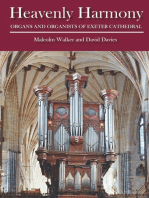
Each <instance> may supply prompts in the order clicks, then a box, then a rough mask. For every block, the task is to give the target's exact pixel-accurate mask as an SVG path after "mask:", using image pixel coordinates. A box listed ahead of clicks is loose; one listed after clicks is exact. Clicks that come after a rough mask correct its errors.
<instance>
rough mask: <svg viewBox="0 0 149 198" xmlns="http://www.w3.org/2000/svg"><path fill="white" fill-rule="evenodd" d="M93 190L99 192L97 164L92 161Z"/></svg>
mask: <svg viewBox="0 0 149 198" xmlns="http://www.w3.org/2000/svg"><path fill="white" fill-rule="evenodd" d="M90 167H91V190H92V191H95V190H97V162H96V160H93V161H91V166H90Z"/></svg>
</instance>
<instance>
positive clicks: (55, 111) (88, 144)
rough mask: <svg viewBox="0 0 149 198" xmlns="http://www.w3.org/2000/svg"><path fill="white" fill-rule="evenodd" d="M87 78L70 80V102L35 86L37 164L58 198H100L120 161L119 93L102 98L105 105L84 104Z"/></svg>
mask: <svg viewBox="0 0 149 198" xmlns="http://www.w3.org/2000/svg"><path fill="white" fill-rule="evenodd" d="M87 82H88V77H87V76H80V75H79V74H78V73H75V74H73V75H66V77H65V85H66V88H67V90H68V96H69V98H68V100H67V101H56V100H55V101H54V100H48V97H49V96H50V95H51V94H52V89H51V88H48V87H46V86H35V88H34V93H35V94H36V96H38V150H37V151H36V153H37V155H38V160H39V162H40V167H41V170H42V174H44V175H45V176H46V177H48V178H49V179H51V184H49V183H47V185H48V186H49V188H50V189H53V190H52V192H51V193H53V197H58V198H62V197H74V196H78V197H80V198H82V197H93V198H94V197H97V195H98V193H99V190H100V186H101V184H102V182H101V178H102V176H103V174H104V173H105V172H106V171H107V170H108V168H109V167H110V164H111V163H112V162H114V161H115V153H114V100H115V99H116V98H117V96H118V92H117V91H116V90H103V91H102V92H101V93H100V96H101V98H102V99H103V100H104V104H101V103H93V102H92V103H91V102H86V101H84V100H83V90H84V89H85V88H86V87H87Z"/></svg>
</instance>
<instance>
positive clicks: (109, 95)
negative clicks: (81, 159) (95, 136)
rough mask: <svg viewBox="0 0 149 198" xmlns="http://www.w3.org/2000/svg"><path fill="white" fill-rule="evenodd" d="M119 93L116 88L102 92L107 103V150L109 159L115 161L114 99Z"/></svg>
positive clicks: (105, 106)
mask: <svg viewBox="0 0 149 198" xmlns="http://www.w3.org/2000/svg"><path fill="white" fill-rule="evenodd" d="M118 95H119V94H118V92H117V91H116V90H114V89H110V90H102V91H101V93H100V96H101V98H102V99H103V100H104V103H105V104H104V108H105V143H106V151H105V152H106V154H107V161H114V159H113V154H114V100H116V98H117V96H118Z"/></svg>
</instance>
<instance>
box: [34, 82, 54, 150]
mask: <svg viewBox="0 0 149 198" xmlns="http://www.w3.org/2000/svg"><path fill="white" fill-rule="evenodd" d="M33 91H34V93H35V95H36V96H38V145H39V147H42V148H46V147H47V120H48V119H47V117H48V116H47V110H48V97H49V96H51V94H52V92H53V90H52V89H51V88H49V87H47V86H45V85H37V86H35V87H34V89H33Z"/></svg>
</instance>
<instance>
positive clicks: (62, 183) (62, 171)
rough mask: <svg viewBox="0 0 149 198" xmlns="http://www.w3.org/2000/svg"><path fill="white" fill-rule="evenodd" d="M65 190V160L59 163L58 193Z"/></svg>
mask: <svg viewBox="0 0 149 198" xmlns="http://www.w3.org/2000/svg"><path fill="white" fill-rule="evenodd" d="M63 190H65V160H64V159H60V161H59V191H63Z"/></svg>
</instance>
